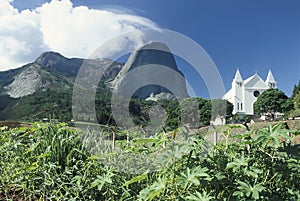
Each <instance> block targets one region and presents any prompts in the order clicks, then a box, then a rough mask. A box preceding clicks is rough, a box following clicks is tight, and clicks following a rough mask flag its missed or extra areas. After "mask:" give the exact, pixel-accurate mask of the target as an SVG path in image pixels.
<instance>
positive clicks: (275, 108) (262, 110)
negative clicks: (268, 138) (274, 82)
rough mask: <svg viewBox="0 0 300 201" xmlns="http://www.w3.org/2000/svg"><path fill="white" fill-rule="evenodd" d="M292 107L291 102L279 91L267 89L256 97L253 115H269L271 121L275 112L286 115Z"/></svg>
mask: <svg viewBox="0 0 300 201" xmlns="http://www.w3.org/2000/svg"><path fill="white" fill-rule="evenodd" d="M292 107H293V104H292V102H291V100H290V99H289V98H288V97H287V96H286V95H285V94H284V92H282V91H280V90H279V89H268V90H266V91H264V92H263V93H262V94H260V95H259V96H258V97H257V100H256V102H255V103H254V112H255V114H260V115H263V114H267V115H268V114H269V115H271V117H272V119H274V117H275V113H276V112H280V113H286V112H288V111H290V110H291V109H292Z"/></svg>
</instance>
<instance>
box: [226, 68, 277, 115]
mask: <svg viewBox="0 0 300 201" xmlns="http://www.w3.org/2000/svg"><path fill="white" fill-rule="evenodd" d="M269 88H277V82H276V81H275V79H274V76H273V74H272V72H271V70H269V73H268V76H267V79H266V80H265V81H264V80H263V79H262V78H261V77H260V76H259V75H258V74H257V73H255V74H254V75H253V76H251V77H249V78H248V79H246V80H243V78H242V76H241V73H240V71H239V70H237V71H236V73H235V77H234V79H233V81H232V86H231V89H230V90H229V91H228V92H227V93H226V94H225V95H224V96H223V99H225V100H228V101H229V102H231V103H232V104H233V106H234V107H233V112H232V113H233V114H247V115H253V114H254V109H253V104H254V102H255V101H256V99H257V97H258V96H259V94H261V93H262V92H264V91H265V90H267V89H269Z"/></svg>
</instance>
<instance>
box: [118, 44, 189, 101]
mask: <svg viewBox="0 0 300 201" xmlns="http://www.w3.org/2000/svg"><path fill="white" fill-rule="evenodd" d="M131 72H134V73H131ZM126 75H128V76H126ZM153 82H154V84H148V85H146V86H143V84H144V83H153ZM114 84H115V89H116V91H118V89H119V88H120V94H122V93H127V91H130V90H131V89H128V90H126V89H127V86H130V87H132V88H136V89H137V90H136V91H135V93H134V94H133V95H132V97H133V98H138V99H147V98H148V99H151V100H157V99H161V98H168V99H170V98H171V99H174V98H175V97H174V95H175V96H176V97H177V98H185V97H188V93H187V88H186V83H185V79H184V76H183V74H182V73H181V72H180V71H179V69H178V67H177V64H176V61H175V59H174V55H173V54H172V53H171V51H170V49H169V48H168V47H167V46H166V45H165V44H163V43H160V42H150V43H148V44H145V45H144V46H142V47H140V48H139V49H137V50H136V51H134V52H133V53H132V54H131V55H130V57H129V59H128V61H127V62H126V64H125V66H124V68H122V70H121V71H120V73H119V74H118V76H117V78H116V79H115V83H114ZM141 86H143V87H141ZM167 86H168V87H167ZM140 87H141V88H140ZM124 89H125V90H124ZM169 89H172V90H171V91H170V90H169Z"/></svg>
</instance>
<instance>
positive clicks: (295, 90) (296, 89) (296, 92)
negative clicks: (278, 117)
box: [292, 80, 300, 99]
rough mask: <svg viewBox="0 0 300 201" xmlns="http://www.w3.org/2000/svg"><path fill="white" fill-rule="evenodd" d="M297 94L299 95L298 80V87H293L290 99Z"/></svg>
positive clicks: (299, 84) (299, 85)
mask: <svg viewBox="0 0 300 201" xmlns="http://www.w3.org/2000/svg"><path fill="white" fill-rule="evenodd" d="M299 93H300V80H299V83H298V85H295V86H294V89H293V93H292V99H294V98H295V96H296V95H297V94H299Z"/></svg>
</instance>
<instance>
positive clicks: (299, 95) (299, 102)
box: [289, 81, 300, 118]
mask: <svg viewBox="0 0 300 201" xmlns="http://www.w3.org/2000/svg"><path fill="white" fill-rule="evenodd" d="M291 101H292V103H293V105H294V109H293V110H291V111H290V113H289V117H292V118H294V117H300V81H299V83H298V85H295V86H294V90H293V94H292V97H291Z"/></svg>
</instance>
